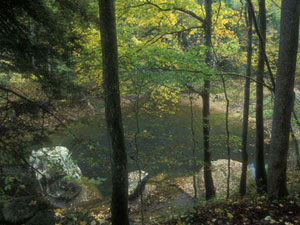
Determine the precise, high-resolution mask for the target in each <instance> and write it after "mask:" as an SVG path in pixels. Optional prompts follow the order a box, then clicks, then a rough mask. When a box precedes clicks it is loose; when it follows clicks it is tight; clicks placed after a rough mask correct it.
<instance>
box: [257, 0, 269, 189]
mask: <svg viewBox="0 0 300 225" xmlns="http://www.w3.org/2000/svg"><path fill="white" fill-rule="evenodd" d="M258 5H259V28H260V34H261V36H262V38H263V42H259V56H258V66H257V76H256V80H257V83H256V154H255V155H256V168H255V179H256V186H257V192H258V193H263V192H266V191H267V174H266V170H265V159H264V118H263V99H264V93H263V81H264V65H265V63H264V49H265V43H266V6H265V0H258Z"/></svg>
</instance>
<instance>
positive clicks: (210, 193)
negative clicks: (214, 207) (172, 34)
mask: <svg viewBox="0 0 300 225" xmlns="http://www.w3.org/2000/svg"><path fill="white" fill-rule="evenodd" d="M211 5H212V1H211V0H205V12H206V18H205V39H206V42H205V45H206V46H207V56H206V63H207V64H208V65H211V61H212V56H211V50H210V48H211V26H212V7H211ZM209 92H210V81H209V79H206V80H204V91H203V94H202V100H203V111H202V116H203V148H204V182H205V191H206V200H208V199H211V198H213V197H215V196H216V191H215V187H214V182H213V179H212V175H211V153H210V149H209V130H210V123H209V114H210V108H209Z"/></svg>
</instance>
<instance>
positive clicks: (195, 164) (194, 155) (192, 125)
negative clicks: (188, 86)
mask: <svg viewBox="0 0 300 225" xmlns="http://www.w3.org/2000/svg"><path fill="white" fill-rule="evenodd" d="M189 100H190V113H191V126H190V127H191V135H192V142H193V147H192V154H193V187H194V199H195V200H196V199H197V196H198V193H197V184H196V170H197V158H196V138H195V137H196V135H195V129H194V111H193V97H192V95H191V92H190V91H189Z"/></svg>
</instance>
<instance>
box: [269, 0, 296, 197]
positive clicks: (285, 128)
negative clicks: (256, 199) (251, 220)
mask: <svg viewBox="0 0 300 225" xmlns="http://www.w3.org/2000/svg"><path fill="white" fill-rule="evenodd" d="M299 10H300V1H299V0H284V1H282V5H281V22H280V44H279V56H278V69H277V77H276V89H275V103H274V115H273V123H272V137H271V150H270V155H269V157H270V158H269V169H268V175H269V183H268V198H269V199H271V200H274V199H276V200H279V199H282V198H283V197H285V196H286V195H287V194H288V191H287V187H286V168H287V154H288V148H289V132H290V121H291V113H292V110H293V104H294V91H293V88H294V79H295V70H296V59H297V50H298V33H299Z"/></svg>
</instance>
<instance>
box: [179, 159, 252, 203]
mask: <svg viewBox="0 0 300 225" xmlns="http://www.w3.org/2000/svg"><path fill="white" fill-rule="evenodd" d="M211 163H212V177H213V180H214V185H215V188H216V193H217V197H221V198H222V197H225V196H226V190H227V170H228V168H227V165H228V164H227V163H228V161H227V160H226V159H219V160H217V161H212V162H211ZM241 172H242V163H240V162H238V161H234V160H231V163H230V173H231V174H230V175H231V176H230V193H231V194H232V193H233V192H235V191H236V189H237V188H238V186H239V183H240V176H241ZM203 174H204V173H203V169H201V170H200V172H199V173H198V174H197V175H196V186H197V198H198V199H203V200H204V199H205V186H204V177H203ZM250 175H251V172H250V169H248V176H250ZM176 185H177V186H178V187H179V188H180V189H182V190H183V191H184V192H186V193H187V194H188V195H190V196H191V197H194V195H195V194H194V187H193V177H192V176H190V177H183V178H178V179H176Z"/></svg>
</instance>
